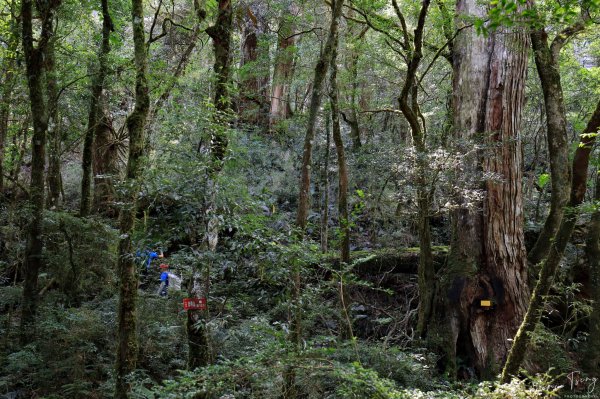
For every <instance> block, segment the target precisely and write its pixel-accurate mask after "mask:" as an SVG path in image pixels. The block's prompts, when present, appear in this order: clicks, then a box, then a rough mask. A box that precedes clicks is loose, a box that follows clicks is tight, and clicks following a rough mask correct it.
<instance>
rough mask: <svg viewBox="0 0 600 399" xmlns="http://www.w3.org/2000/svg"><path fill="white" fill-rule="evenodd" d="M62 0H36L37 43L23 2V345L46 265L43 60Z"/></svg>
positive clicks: (30, 332)
mask: <svg viewBox="0 0 600 399" xmlns="http://www.w3.org/2000/svg"><path fill="white" fill-rule="evenodd" d="M59 5H60V0H46V1H37V2H36V9H37V12H38V14H39V18H40V23H41V32H40V35H39V38H38V39H37V47H35V46H34V37H33V20H34V12H33V1H32V0H23V1H22V2H21V18H22V24H23V33H22V40H23V50H24V52H25V65H26V70H27V85H28V88H29V102H30V106H31V115H32V121H33V137H32V150H31V182H30V188H29V194H30V206H31V221H30V223H29V226H28V228H27V247H26V249H25V267H24V270H23V275H24V280H25V281H24V284H23V303H22V307H21V309H22V313H21V326H20V328H21V330H20V333H21V334H20V340H21V343H22V344H26V343H29V342H31V340H32V339H33V337H34V334H35V333H34V331H35V314H36V308H37V297H38V288H37V286H38V273H39V270H40V268H41V267H42V266H43V264H44V261H43V258H42V256H43V255H42V248H43V245H44V243H43V236H42V223H43V220H44V166H45V163H46V160H45V155H46V135H47V130H48V109H47V103H46V101H45V99H44V85H43V83H44V81H43V79H44V59H45V57H46V51H47V49H48V42H49V41H50V40H51V38H52V32H53V28H52V25H53V20H54V13H55V11H56V8H57V7H58V6H59Z"/></svg>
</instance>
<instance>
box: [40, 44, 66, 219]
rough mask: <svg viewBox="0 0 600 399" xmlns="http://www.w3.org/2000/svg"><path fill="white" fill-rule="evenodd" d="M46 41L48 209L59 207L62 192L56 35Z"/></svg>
mask: <svg viewBox="0 0 600 399" xmlns="http://www.w3.org/2000/svg"><path fill="white" fill-rule="evenodd" d="M52 36H53V37H52V38H51V39H50V41H49V42H48V50H47V51H46V58H45V65H44V70H45V78H46V101H47V107H48V172H47V175H46V180H47V182H48V196H47V198H46V206H47V207H48V208H49V209H56V208H60V206H61V194H62V191H63V189H62V176H61V172H60V166H61V151H62V134H61V124H60V120H59V114H58V83H57V80H56V79H57V74H56V37H55V36H54V33H52Z"/></svg>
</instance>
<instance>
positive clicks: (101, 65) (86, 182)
mask: <svg viewBox="0 0 600 399" xmlns="http://www.w3.org/2000/svg"><path fill="white" fill-rule="evenodd" d="M101 3H102V43H101V44H100V49H99V52H98V68H97V70H96V71H95V74H94V78H93V79H92V82H93V83H92V88H91V95H90V109H89V112H88V125H87V129H86V132H85V138H84V143H83V158H82V160H81V169H82V171H83V176H82V178H81V203H80V206H79V215H80V216H82V217H86V216H88V215H89V214H90V207H91V197H92V195H91V194H92V192H91V191H92V164H93V156H94V152H93V150H94V141H95V140H94V139H95V133H96V131H97V130H98V127H97V125H98V120H99V118H98V115H99V114H101V110H99V108H100V97H101V96H102V90H103V89H104V79H105V78H106V73H107V70H108V65H107V64H108V62H107V61H108V60H107V57H108V53H109V52H110V32H112V31H113V30H114V28H113V23H112V20H111V18H110V13H109V11H108V0H101Z"/></svg>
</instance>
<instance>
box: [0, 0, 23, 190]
mask: <svg viewBox="0 0 600 399" xmlns="http://www.w3.org/2000/svg"><path fill="white" fill-rule="evenodd" d="M8 11H9V12H10V16H9V18H10V19H9V22H8V24H9V28H10V36H9V37H8V40H7V42H8V43H7V48H6V49H5V54H6V55H5V57H4V59H3V61H2V90H1V91H0V195H2V194H3V192H4V173H5V172H4V148H5V142H6V138H7V136H8V126H9V118H10V106H11V101H12V96H13V90H14V87H15V83H16V76H17V75H16V74H15V72H16V70H15V69H16V56H17V48H18V46H19V17H18V16H17V13H18V7H17V2H16V1H15V0H13V1H11V2H10V5H9V8H8Z"/></svg>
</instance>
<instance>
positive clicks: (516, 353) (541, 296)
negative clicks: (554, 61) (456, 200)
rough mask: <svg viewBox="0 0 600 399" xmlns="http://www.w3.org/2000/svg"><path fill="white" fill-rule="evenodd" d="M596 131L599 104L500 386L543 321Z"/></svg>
mask: <svg viewBox="0 0 600 399" xmlns="http://www.w3.org/2000/svg"><path fill="white" fill-rule="evenodd" d="M599 129H600V102H599V103H598V105H597V107H596V110H595V111H594V114H593V115H592V117H591V118H590V120H589V121H588V124H587V126H586V128H585V130H584V131H583V133H582V134H581V140H580V143H579V146H577V150H575V156H574V157H573V166H572V172H573V179H572V182H571V195H570V198H569V204H568V207H567V209H566V211H565V214H564V216H563V219H562V221H561V223H560V226H559V228H558V232H557V233H556V236H555V237H554V239H553V240H552V245H551V246H550V250H549V251H548V256H547V257H546V259H545V260H544V262H543V263H542V267H541V269H540V275H539V277H538V281H537V283H536V285H535V288H534V290H533V293H532V294H531V299H530V302H529V307H528V308H527V314H526V315H525V318H524V319H523V322H522V323H521V326H520V327H519V331H518V332H517V334H516V335H515V337H514V340H513V344H512V347H511V349H510V354H509V356H508V359H507V360H506V364H505V365H504V369H503V370H502V381H503V382H508V381H510V379H511V378H512V377H513V376H516V375H517V373H518V372H519V367H520V366H521V364H522V363H523V359H524V358H525V352H526V350H527V346H528V345H529V342H530V340H531V333H532V332H533V331H534V330H535V326H536V325H537V323H538V322H539V321H540V318H541V317H542V312H543V310H544V305H545V304H546V296H547V295H548V292H549V291H550V288H552V283H553V282H554V276H555V275H556V271H557V270H558V266H559V265H560V261H561V260H562V257H563V255H564V252H565V248H566V247H567V244H568V242H569V240H570V238H571V234H572V233H573V230H574V228H575V223H576V222H577V216H578V215H579V209H578V207H579V205H581V203H582V202H583V199H584V197H585V192H586V189H587V176H588V166H589V158H590V153H591V151H592V147H593V146H594V143H595V142H596V134H597V133H598V132H599Z"/></svg>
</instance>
